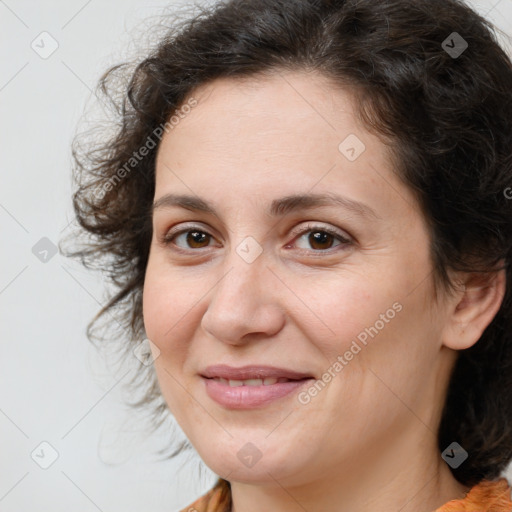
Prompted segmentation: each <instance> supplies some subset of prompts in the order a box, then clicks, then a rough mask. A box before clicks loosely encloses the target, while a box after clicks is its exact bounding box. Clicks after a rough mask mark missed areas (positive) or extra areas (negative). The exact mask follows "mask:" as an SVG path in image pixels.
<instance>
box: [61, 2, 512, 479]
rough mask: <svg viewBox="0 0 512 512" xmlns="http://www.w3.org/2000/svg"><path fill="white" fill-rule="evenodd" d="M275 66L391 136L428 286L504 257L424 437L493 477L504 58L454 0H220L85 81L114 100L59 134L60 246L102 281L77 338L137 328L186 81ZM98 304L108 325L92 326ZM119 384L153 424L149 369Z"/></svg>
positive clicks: (502, 409)
mask: <svg viewBox="0 0 512 512" xmlns="http://www.w3.org/2000/svg"><path fill="white" fill-rule="evenodd" d="M170 18H173V16H171V17H170ZM176 19H178V18H176ZM454 33H455V34H454ZM466 45H467V47H466ZM276 70H277V71H280V70H293V71H297V70H299V71H301V70H314V71H318V72H320V73H321V74H323V75H324V76H326V77H328V78H330V79H332V82H333V84H338V85H340V86H342V87H343V86H349V87H351V88H352V89H353V90H355V91H356V92H357V96H358V102H357V108H358V115H359V116H360V119H361V120H362V121H363V122H364V124H365V126H367V128H368V130H370V131H372V132H373V133H376V134H378V135H379V136H380V137H381V140H382V141H383V142H385V143H386V144H388V145H390V146H391V147H392V150H393V154H394V156H395V159H396V172H397V175H398V176H399V178H400V179H401V180H402V181H403V182H404V183H405V184H406V185H407V186H409V187H410V189H411V190H412V191H413V192H414V194H415V195H416V197H417V199H418V202H419V204H420V205H421V208H422V211H423V214H424V215H425V218H426V219H427V220H428V223H429V226H430V236H431V260H432V267H433V270H434V271H433V274H432V279H433V282H434V285H435V289H436V290H437V289H438V287H439V286H443V287H444V289H445V290H448V291H450V290H453V288H454V284H453V283H452V282H451V281H450V278H449V274H448V271H449V270H450V269H452V270H460V271H468V272H472V271H479V272H491V271H493V270H496V268H505V270H506V294H505V298H504V300H503V302H502V305H501V308H500V310H499V312H498V313H497V314H496V316H495V317H494V319H493V321H492V322H491V323H490V325H489V326H488V327H487V329H486V330H485V331H484V333H483V335H482V337H481V339H480V340H479V341H478V342H477V343H476V344H475V345H474V346H472V347H471V348H468V349H466V350H461V351H460V352H459V355H458V359H457V362H456V365H455V367H454V370H453V373H452V376H451V381H450V385H449V390H448V393H447V397H446V402H445V405H444V410H443V415H442V419H441V423H440V427H439V433H438V444H439V449H440V450H444V449H445V448H446V447H447V446H448V445H450V444H451V443H452V442H453V441H457V442H458V443H459V444H460V445H461V446H462V447H463V448H464V449H465V450H466V451H467V452H468V454H469V457H468V459H467V460H466V461H465V462H464V463H463V464H462V465H460V466H459V467H458V468H457V469H452V472H453V474H454V476H455V478H456V479H457V480H458V481H459V482H461V483H462V484H464V485H467V486H472V485H474V484H476V483H478V482H479V481H481V480H482V479H484V478H487V479H494V478H496V477H497V476H499V475H500V473H501V472H502V471H503V470H504V469H505V467H506V466H507V464H508V462H509V461H510V460H511V459H512V274H511V268H510V262H511V255H512V200H510V198H512V189H511V188H510V187H512V64H511V61H510V58H509V57H508V56H507V54H506V53H505V52H504V50H503V49H502V48H501V47H500V45H499V42H498V39H497V36H496V28H495V27H493V26H492V25H491V24H490V22H489V21H487V20H486V19H485V18H483V17H481V16H480V15H478V14H477V13H475V12H474V11H473V10H472V9H471V8H470V7H468V6H467V5H466V4H464V3H463V2H462V1H459V0H380V1H377V0H293V1H290V0H228V1H225V2H220V3H217V4H214V5H210V6H209V7H204V6H203V7H202V8H201V9H200V11H199V12H197V13H195V14H194V16H193V17H191V18H188V19H186V20H185V21H183V20H182V21H180V22H176V23H174V25H172V24H171V27H170V28H169V29H168V32H167V33H166V35H164V36H163V37H162V38H161V39H160V40H159V42H158V44H157V45H156V46H155V47H154V48H153V49H152V50H150V51H149V55H147V56H146V58H144V59H143V60H141V61H140V62H138V63H133V64H130V63H123V64H120V65H116V66H113V67H112V68H110V69H109V70H108V71H107V72H106V73H105V74H104V75H103V76H102V77H101V79H100V82H99V85H98V92H99V93H101V95H102V96H101V97H102V98H106V99H107V100H108V101H110V103H109V105H110V106H113V107H114V108H113V112H114V117H115V120H113V121H112V126H113V127H114V128H115V129H114V131H113V132H112V135H111V136H110V137H104V138H103V139H102V140H98V138H96V139H95V141H93V140H92V139H91V138H90V136H91V133H85V134H83V133H82V134H78V135H77V136H76V138H75V141H74V144H73V160H74V183H75V184H76V191H75V192H74V195H73V205H74V209H75V212H76V217H77V221H78V223H79V225H80V229H79V233H77V234H82V235H83V234H85V235H86V236H87V237H88V238H87V242H86V243H84V244H82V245H80V246H79V247H77V246H76V234H73V236H72V238H71V239H70V241H71V243H72V244H73V246H74V248H73V249H72V250H67V249H64V252H65V253H66V255H67V256H69V257H78V258H80V259H81V262H82V263H83V264H84V265H85V266H86V267H87V268H93V269H98V270H100V271H101V272H102V273H103V274H104V276H105V277H106V278H107V281H108V282H109V283H110V284H111V285H112V286H113V287H114V290H113V292H112V293H111V297H110V300H109V301H108V302H107V303H106V304H105V305H104V307H103V308H102V309H101V311H100V312H99V313H98V315H96V317H95V318H94V319H93V320H92V321H91V322H90V323H89V325H88V329H87V335H88V337H89V339H90V340H91V341H93V342H94V339H99V340H102V341H104V342H105V341H107V340H112V339H114V338H116V337H117V338H118V339H119V340H121V341H122V346H123V347H124V349H125V352H126V354H131V352H132V350H133V349H134V347H135V346H136V345H137V344H138V343H140V342H141V341H142V340H143V339H144V338H145V337H146V336H145V333H144V324H143V318H142V290H143V284H144V276H145V270H146V265H147V262H148V254H149V248H150V242H151V238H152V218H151V206H152V202H153V196H154V186H155V156H156V153H157V150H158V142H159V140H160V137H161V134H162V133H163V132H162V127H165V130H166V131H168V130H170V129H172V127H173V124H174V122H171V123H169V122H170V120H171V119H175V120H176V119H179V117H181V116H182V115H184V114H183V113H184V112H186V109H185V107H186V106H187V104H190V101H191V98H193V92H194V90H195V88H196V87H197V86H199V85H202V84H205V83H207V82H210V81H212V80H214V79H216V78H219V77H232V78H233V79H236V78H241V77H249V76H256V75H258V74H265V73H268V72H273V71H276ZM189 108H190V107H189ZM173 116H174V117H173ZM166 123H167V124H166ZM84 136H85V138H84ZM150 139H151V140H152V141H153V144H150V143H149V142H148V141H149V140H150ZM141 148H146V149H145V151H144V155H143V156H141V153H142V152H141ZM507 191H508V192H507ZM61 250H63V249H62V244H61ZM503 263H504V265H503ZM500 264H501V266H499V265H500ZM111 314H112V315H114V316H113V317H114V318H115V320H116V321H117V322H118V325H119V326H120V332H119V333H118V334H116V335H114V334H110V335H107V334H106V331H105V330H103V328H100V335H99V336H96V335H95V334H94V330H93V328H94V329H96V328H98V327H99V320H100V319H102V318H103V319H106V318H107V317H110V318H111ZM104 345H108V346H110V345H111V343H110V341H109V342H108V343H104ZM134 361H135V360H134ZM133 384H134V385H135V386H137V387H140V386H141V385H142V384H144V386H143V389H144V391H145V395H144V396H143V397H142V398H141V399H140V400H138V401H136V402H133V403H132V404H131V405H133V406H134V407H142V406H150V410H151V411H152V412H153V413H154V415H155V416H154V417H155V419H158V418H159V419H158V422H161V421H163V420H162V418H163V417H164V416H165V415H166V414H168V410H167V409H166V405H165V403H164V402H163V399H162V397H161V393H160V390H159V387H158V383H157V380H156V376H155V373H154V371H153V369H152V367H151V366H148V367H146V368H144V367H143V365H141V367H140V372H139V373H138V374H137V378H136V379H135V381H134V382H133ZM146 386H147V387H146ZM183 446H184V445H183V443H182V446H181V447H180V448H178V450H176V451H175V452H173V454H171V456H174V455H175V454H176V453H178V452H179V451H180V450H181V448H183Z"/></svg>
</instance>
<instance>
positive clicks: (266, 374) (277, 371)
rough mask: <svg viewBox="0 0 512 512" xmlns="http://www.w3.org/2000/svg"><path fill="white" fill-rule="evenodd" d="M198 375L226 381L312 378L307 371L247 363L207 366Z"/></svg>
mask: <svg viewBox="0 0 512 512" xmlns="http://www.w3.org/2000/svg"><path fill="white" fill-rule="evenodd" d="M200 375H201V376H202V377H205V378H207V379H225V380H228V381H251V380H258V379H261V380H262V381H263V380H264V379H278V380H279V379H286V380H287V381H296V380H303V379H310V378H313V375H311V374H308V373H302V372H298V371H295V370H290V369H287V368H277V367H275V366H261V365H249V366H242V367H239V368H235V367H232V366H228V365H224V364H218V365H213V366H208V367H207V368H206V369H205V370H203V371H202V372H201V373H200ZM267 382H271V381H267ZM281 382H285V380H281Z"/></svg>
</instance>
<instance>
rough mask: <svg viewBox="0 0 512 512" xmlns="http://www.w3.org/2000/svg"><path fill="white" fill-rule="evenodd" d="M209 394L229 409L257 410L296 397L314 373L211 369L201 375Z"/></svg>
mask: <svg viewBox="0 0 512 512" xmlns="http://www.w3.org/2000/svg"><path fill="white" fill-rule="evenodd" d="M200 375H201V377H202V380H203V383H204V389H205V391H206V393H207V395H208V396H209V397H210V398H211V399H212V400H214V401H215V402H217V403H218V404H220V405H221V406H223V407H225V408H226V409H254V408H259V407H265V406H269V405H270V404H271V403H273V402H274V401H276V400H280V399H285V397H287V396H288V397H290V396H292V393H293V392H298V391H300V389H301V388H302V387H304V386H306V385H307V384H308V382H309V381H310V380H311V379H314V377H313V376H312V375H311V374H308V373H303V372H298V371H295V370H290V369H287V368H276V367H275V366H257V365H251V366H243V367H240V368H234V367H232V366H227V365H223V364H220V365H214V366H208V368H206V369H205V370H203V371H202V372H201V373H200Z"/></svg>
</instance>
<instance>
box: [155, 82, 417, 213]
mask: <svg viewBox="0 0 512 512" xmlns="http://www.w3.org/2000/svg"><path fill="white" fill-rule="evenodd" d="M189 98H193V99H194V100H196V101H197V105H195V106H194V107H193V108H191V109H190V110H189V111H188V112H187V113H186V114H185V115H182V116H180V121H179V123H177V124H176V125H175V126H174V127H173V128H172V129H171V130H169V131H168V132H167V133H165V135H164V136H163V138H162V141H161V144H160V147H159V151H158V156H157V177H156V194H155V195H156V196H158V195H161V193H163V192H169V190H168V189H169V188H175V187H177V188H178V189H179V190H180V191H182V192H184V193H190V192H191V191H192V192H193V193H197V194H199V193H200V192H202V193H203V194H202V195H205V194H206V195H210V196H211V195H212V194H216V195H217V196H219V194H220V193H221V192H222V191H223V190H224V189H225V188H226V186H229V187H230V190H231V191H232V192H234V193H236V192H238V194H241V195H244V194H245V196H246V197H249V196H250V195H252V196H264V197H268V196H269V195H272V194H273V191H275V190H276V189H280V190H281V191H282V190H284V189H286V191H287V192H288V193H299V192H305V191H307V190H310V189H312V188H313V187H314V188H315V190H314V192H319V193H322V192H329V191H332V190H338V191H340V192H344V193H346V195H348V196H351V197H352V198H353V199H356V200H357V199H358V197H357V196H365V198H366V202H368V201H370V202H373V201H378V200H385V199H386V195H387V196H389V197H388V199H389V200H388V202H389V206H390V207H391V208H392V209H396V206H397V201H396V199H397V197H396V195H397V187H398V188H399V187H400V183H398V182H397V179H396V177H395V176H393V173H392V168H393V164H392V156H391V153H390V151H389V147H388V146H386V145H384V144H383V143H382V142H381V141H380V139H379V138H377V137H376V136H375V135H373V134H370V133H369V132H368V131H367V130H366V129H365V128H364V126H363V125H362V123H361V122H360V121H359V120H358V118H357V112H356V111H355V105H356V97H355V95H354V93H353V91H349V90H346V89H340V88H339V87H335V86H334V85H333V84H332V82H329V80H328V79H326V78H324V77H322V76H320V75H318V74H316V73H306V72H303V73H301V72H286V73H284V72H283V73H274V74H273V75H269V76H257V77H250V78H244V79H243V80H242V79H230V78H222V79H217V80H214V81H212V82H210V83H208V84H205V85H202V86H200V87H198V88H197V89H196V90H195V91H193V92H192V93H191V94H190V96H189ZM345 141H348V143H347V144H348V145H349V146H350V145H352V146H354V144H355V146H354V148H355V151H356V152H357V154H356V155H355V156H356V158H355V159H354V158H347V156H353V155H351V154H348V155H347V154H344V153H343V152H342V151H341V149H340V148H344V149H345V150H346V149H347V148H345V147H344V146H347V144H345ZM340 145H341V146H340ZM349 149H350V148H349ZM386 181H387V182H388V183H389V182H390V181H391V182H395V183H393V184H392V186H391V187H390V186H389V184H388V185H387V186H386V184H385V182H386ZM403 193H404V194H407V191H403ZM279 195H282V194H279Z"/></svg>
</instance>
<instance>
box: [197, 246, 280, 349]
mask: <svg viewBox="0 0 512 512" xmlns="http://www.w3.org/2000/svg"><path fill="white" fill-rule="evenodd" d="M227 263H228V265H227V266H226V267H224V268H228V270H227V272H225V273H224V275H223V277H221V278H220V280H219V281H218V282H217V284H216V285H215V286H214V288H213V289H212V291H211V295H210V301H209V304H208V307H207V309H206V311H205V313H204V315H203V317H202V321H201V325H202V327H203V329H204V330H205V331H206V332H208V333H209V334H210V335H211V336H213V337H214V338H216V339H218V340H220V341H222V342H224V343H228V344H231V345H243V344H246V343H248V342H249V341H250V340H253V339H254V338H258V339H261V338H265V337H269V336H273V335H275V334H276V333H277V332H279V330H280V329H282V327H283V325H284V321H285V316H284V311H283V308H282V307H280V304H279V300H280V299H279V294H278V293H276V292H277V291H278V290H279V289H280V288H281V287H282V284H281V283H280V281H279V279H277V277H276V276H275V275H274V273H273V271H271V270H270V269H269V268H268V267H267V261H266V258H265V257H264V253H262V254H261V255H260V256H259V257H258V258H257V259H256V260H255V261H253V262H252V263H247V262H246V261H244V260H243V259H242V258H241V257H240V256H239V255H238V254H237V253H236V251H235V249H233V252H232V255H231V256H230V260H229V262H227Z"/></svg>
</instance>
